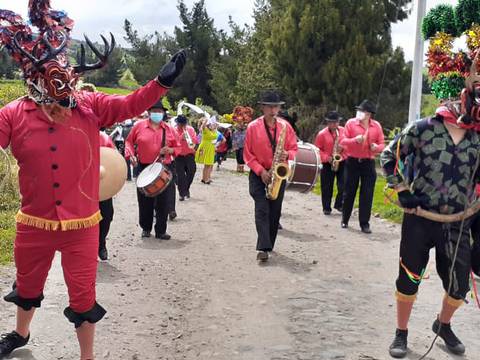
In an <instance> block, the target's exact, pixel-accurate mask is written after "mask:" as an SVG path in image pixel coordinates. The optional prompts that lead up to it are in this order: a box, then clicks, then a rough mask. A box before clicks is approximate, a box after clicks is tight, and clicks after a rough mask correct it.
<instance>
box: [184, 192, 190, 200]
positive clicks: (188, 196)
mask: <svg viewBox="0 0 480 360" xmlns="http://www.w3.org/2000/svg"><path fill="white" fill-rule="evenodd" d="M185 197H186V198H187V199H190V191H189V192H188V193H187V195H186V196H185Z"/></svg>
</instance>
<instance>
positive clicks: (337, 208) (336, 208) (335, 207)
mask: <svg viewBox="0 0 480 360" xmlns="http://www.w3.org/2000/svg"><path fill="white" fill-rule="evenodd" d="M333 208H334V209H335V210H337V211H338V212H342V211H343V207H342V206H334V207H333Z"/></svg>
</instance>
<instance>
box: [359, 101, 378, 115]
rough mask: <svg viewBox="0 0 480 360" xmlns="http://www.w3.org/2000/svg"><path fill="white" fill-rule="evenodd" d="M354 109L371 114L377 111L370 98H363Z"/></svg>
mask: <svg viewBox="0 0 480 360" xmlns="http://www.w3.org/2000/svg"><path fill="white" fill-rule="evenodd" d="M355 109H357V110H361V111H365V112H369V113H371V114H375V113H376V112H377V106H376V105H375V104H374V103H372V102H371V101H370V100H366V99H365V100H363V101H362V102H361V104H360V105H358V106H357V107H356V108H355Z"/></svg>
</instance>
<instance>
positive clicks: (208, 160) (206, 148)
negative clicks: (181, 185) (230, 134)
mask: <svg viewBox="0 0 480 360" xmlns="http://www.w3.org/2000/svg"><path fill="white" fill-rule="evenodd" d="M217 137H218V133H217V130H210V129H209V128H207V127H205V128H204V129H203V131H202V142H201V143H200V145H199V146H198V149H197V153H196V154H195V162H196V163H197V164H205V165H213V163H214V161H215V142H216V140H217Z"/></svg>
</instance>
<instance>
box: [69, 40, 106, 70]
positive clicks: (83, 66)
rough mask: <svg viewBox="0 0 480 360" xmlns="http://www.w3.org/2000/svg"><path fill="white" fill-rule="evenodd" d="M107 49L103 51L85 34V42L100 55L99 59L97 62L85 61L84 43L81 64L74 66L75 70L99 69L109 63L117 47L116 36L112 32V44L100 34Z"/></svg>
mask: <svg viewBox="0 0 480 360" xmlns="http://www.w3.org/2000/svg"><path fill="white" fill-rule="evenodd" d="M100 36H101V38H102V40H103V44H104V47H105V49H104V50H103V53H101V52H100V51H99V50H98V49H97V48H96V47H95V45H93V43H92V42H91V41H90V39H89V38H88V36H87V35H84V37H85V42H86V43H87V45H88V47H89V48H90V49H91V50H92V51H93V53H94V54H95V55H96V56H97V57H98V59H99V60H98V61H97V62H96V63H95V64H87V63H86V61H85V46H84V45H83V44H82V45H81V48H80V64H79V65H77V66H74V67H73V68H74V70H75V72H76V73H77V74H81V73H83V72H85V71H90V70H97V69H101V68H103V67H104V66H105V65H107V62H108V58H109V56H110V55H111V54H112V52H113V50H114V49H115V37H114V36H113V34H112V33H110V38H111V41H110V44H109V43H108V41H107V39H105V36H103V35H100Z"/></svg>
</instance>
